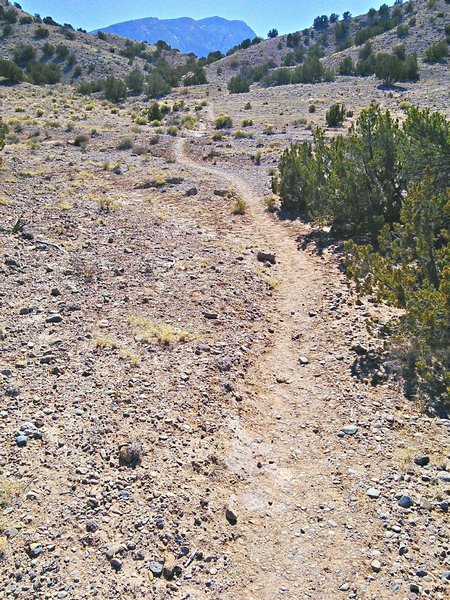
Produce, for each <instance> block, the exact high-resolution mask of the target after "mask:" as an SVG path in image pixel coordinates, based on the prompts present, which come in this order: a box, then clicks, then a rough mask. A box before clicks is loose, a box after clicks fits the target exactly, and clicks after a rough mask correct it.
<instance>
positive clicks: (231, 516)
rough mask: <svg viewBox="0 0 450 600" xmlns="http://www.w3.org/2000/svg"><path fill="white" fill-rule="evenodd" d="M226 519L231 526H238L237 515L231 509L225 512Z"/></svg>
mask: <svg viewBox="0 0 450 600" xmlns="http://www.w3.org/2000/svg"><path fill="white" fill-rule="evenodd" d="M225 517H226V519H227V521H228V523H229V524H230V525H236V523H237V515H236V513H235V512H233V511H232V510H231V508H227V509H226V511H225Z"/></svg>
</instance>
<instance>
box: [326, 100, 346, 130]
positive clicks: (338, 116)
mask: <svg viewBox="0 0 450 600" xmlns="http://www.w3.org/2000/svg"><path fill="white" fill-rule="evenodd" d="M325 118H326V121H327V125H328V127H338V126H340V125H342V123H343V122H344V118H345V106H344V105H343V104H333V105H332V106H330V108H329V109H328V110H327V112H326V115H325Z"/></svg>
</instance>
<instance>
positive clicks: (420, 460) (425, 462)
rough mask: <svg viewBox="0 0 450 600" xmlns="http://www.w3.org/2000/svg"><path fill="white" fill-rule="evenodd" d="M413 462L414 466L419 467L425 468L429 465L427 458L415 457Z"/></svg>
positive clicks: (428, 458)
mask: <svg viewBox="0 0 450 600" xmlns="http://www.w3.org/2000/svg"><path fill="white" fill-rule="evenodd" d="M414 462H415V463H416V465H419V467H425V466H426V465H428V464H429V463H430V457H429V456H416V458H415V459H414Z"/></svg>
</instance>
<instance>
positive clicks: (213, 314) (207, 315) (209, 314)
mask: <svg viewBox="0 0 450 600" xmlns="http://www.w3.org/2000/svg"><path fill="white" fill-rule="evenodd" d="M203 316H204V317H205V319H210V320H214V319H218V318H219V314H218V313H216V312H209V311H204V312H203Z"/></svg>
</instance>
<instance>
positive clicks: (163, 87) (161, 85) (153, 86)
mask: <svg viewBox="0 0 450 600" xmlns="http://www.w3.org/2000/svg"><path fill="white" fill-rule="evenodd" d="M171 89H172V86H171V84H170V83H169V82H167V81H166V80H165V79H164V77H163V76H162V75H161V74H160V73H158V72H157V71H155V72H152V73H150V75H149V76H148V77H147V82H146V86H145V93H146V95H147V96H148V97H149V98H161V97H162V96H166V95H167V94H169V93H170V91H171Z"/></svg>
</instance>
